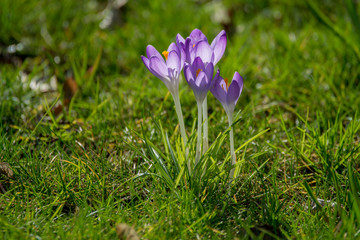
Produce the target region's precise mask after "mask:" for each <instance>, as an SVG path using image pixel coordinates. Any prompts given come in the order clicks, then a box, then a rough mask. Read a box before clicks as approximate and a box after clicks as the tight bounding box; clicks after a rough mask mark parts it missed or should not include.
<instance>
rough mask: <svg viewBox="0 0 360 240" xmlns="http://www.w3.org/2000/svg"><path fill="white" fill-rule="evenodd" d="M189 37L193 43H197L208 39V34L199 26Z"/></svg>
mask: <svg viewBox="0 0 360 240" xmlns="http://www.w3.org/2000/svg"><path fill="white" fill-rule="evenodd" d="M189 38H190V39H191V40H192V44H196V43H197V42H200V41H206V42H207V41H208V40H207V38H206V36H205V35H204V34H203V33H202V32H201V31H200V30H199V29H197V28H195V29H194V30H193V31H192V32H191V33H190V36H189Z"/></svg>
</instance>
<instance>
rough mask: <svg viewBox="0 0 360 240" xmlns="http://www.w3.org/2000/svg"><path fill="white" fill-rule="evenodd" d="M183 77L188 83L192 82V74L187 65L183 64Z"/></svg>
mask: <svg viewBox="0 0 360 240" xmlns="http://www.w3.org/2000/svg"><path fill="white" fill-rule="evenodd" d="M184 77H185V79H186V81H187V82H188V83H189V84H190V82H194V76H193V74H192V72H191V68H190V66H189V65H185V67H184Z"/></svg>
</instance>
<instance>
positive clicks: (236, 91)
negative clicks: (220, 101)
mask: <svg viewBox="0 0 360 240" xmlns="http://www.w3.org/2000/svg"><path fill="white" fill-rule="evenodd" d="M240 93H241V92H240V86H239V84H238V83H237V82H236V81H234V82H232V83H231V84H230V86H229V89H228V92H227V96H226V103H227V105H234V106H235V104H236V103H237V100H238V99H239V97H240Z"/></svg>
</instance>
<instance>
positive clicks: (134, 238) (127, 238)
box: [116, 223, 140, 240]
mask: <svg viewBox="0 0 360 240" xmlns="http://www.w3.org/2000/svg"><path fill="white" fill-rule="evenodd" d="M116 234H117V236H118V238H119V239H120V240H139V239H140V238H139V236H138V235H137V233H136V231H135V229H134V228H132V227H130V226H129V225H127V224H126V223H120V224H118V225H116Z"/></svg>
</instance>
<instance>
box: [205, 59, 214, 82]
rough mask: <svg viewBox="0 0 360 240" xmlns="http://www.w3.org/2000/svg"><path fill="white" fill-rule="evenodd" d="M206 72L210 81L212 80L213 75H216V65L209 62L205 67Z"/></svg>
mask: <svg viewBox="0 0 360 240" xmlns="http://www.w3.org/2000/svg"><path fill="white" fill-rule="evenodd" d="M205 74H206V76H207V78H208V79H209V81H210V82H212V79H213V75H214V65H213V64H212V63H209V64H208V65H206V67H205Z"/></svg>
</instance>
